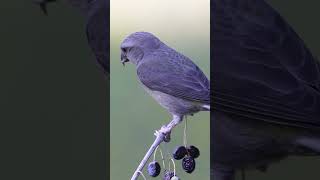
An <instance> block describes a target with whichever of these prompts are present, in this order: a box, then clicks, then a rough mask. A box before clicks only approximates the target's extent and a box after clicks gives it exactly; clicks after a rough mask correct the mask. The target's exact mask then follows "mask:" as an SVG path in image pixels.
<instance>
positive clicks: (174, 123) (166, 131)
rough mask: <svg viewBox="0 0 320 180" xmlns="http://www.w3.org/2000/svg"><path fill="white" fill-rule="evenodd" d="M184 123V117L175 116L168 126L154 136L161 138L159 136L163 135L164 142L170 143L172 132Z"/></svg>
mask: <svg viewBox="0 0 320 180" xmlns="http://www.w3.org/2000/svg"><path fill="white" fill-rule="evenodd" d="M181 121H182V117H181V116H173V120H172V121H171V122H170V123H169V124H167V125H163V126H162V127H161V128H160V129H159V130H156V131H155V133H154V135H155V136H159V134H160V133H161V134H163V135H164V138H163V141H164V142H169V141H170V139H171V138H170V135H171V130H172V129H173V128H174V127H175V126H177V125H178V124H179V123H180V122H181Z"/></svg>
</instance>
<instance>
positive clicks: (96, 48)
mask: <svg viewBox="0 0 320 180" xmlns="http://www.w3.org/2000/svg"><path fill="white" fill-rule="evenodd" d="M67 1H68V3H70V4H71V5H72V6H73V7H75V8H78V9H80V10H81V12H82V13H83V14H84V15H85V16H86V34H87V39H88V43H89V46H90V48H91V49H92V51H93V53H94V55H95V57H96V60H97V62H98V64H99V65H100V67H101V68H102V70H103V72H104V73H105V74H106V75H108V74H109V73H110V66H109V27H110V25H109V12H110V7H109V6H110V3H109V0H67Z"/></svg>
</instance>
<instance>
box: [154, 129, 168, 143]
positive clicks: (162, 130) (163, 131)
mask: <svg viewBox="0 0 320 180" xmlns="http://www.w3.org/2000/svg"><path fill="white" fill-rule="evenodd" d="M160 133H161V134H163V135H164V138H163V141H164V142H170V139H171V137H170V135H171V129H170V128H167V127H166V126H165V125H163V126H162V127H161V128H160V129H159V130H156V131H155V133H154V135H155V136H158V135H159V134H160Z"/></svg>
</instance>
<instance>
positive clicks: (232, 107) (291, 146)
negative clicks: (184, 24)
mask: <svg viewBox="0 0 320 180" xmlns="http://www.w3.org/2000/svg"><path fill="white" fill-rule="evenodd" d="M210 6H211V12H212V14H211V15H212V18H211V20H212V22H211V34H212V36H211V44H213V46H212V48H211V77H210V79H211V80H212V81H213V82H212V84H211V85H212V87H211V105H212V106H213V109H212V111H211V121H210V122H211V124H210V126H211V127H210V128H211V136H210V137H211V139H210V143H211V150H210V151H211V160H210V162H211V178H212V179H214V180H233V179H235V172H236V171H243V172H245V171H246V170H250V169H257V170H261V171H267V169H268V167H269V166H270V164H272V163H275V162H278V161H280V160H282V159H285V158H286V157H288V156H291V155H296V156H315V157H316V156H319V155H320V63H319V61H318V60H317V59H316V58H315V57H314V56H313V55H312V53H311V52H310V50H309V49H308V48H307V46H306V45H305V43H304V42H303V40H302V39H301V38H300V37H299V35H298V34H297V33H296V32H295V31H294V30H293V28H292V27H291V26H290V25H289V24H288V23H287V22H286V21H285V20H284V18H282V17H281V15H280V14H279V13H278V12H276V10H274V9H273V8H272V7H271V6H270V5H269V4H268V3H267V2H265V1H264V0H212V1H211V5H210ZM244 177H245V176H244Z"/></svg>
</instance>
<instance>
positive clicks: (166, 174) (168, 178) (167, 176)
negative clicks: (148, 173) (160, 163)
mask: <svg viewBox="0 0 320 180" xmlns="http://www.w3.org/2000/svg"><path fill="white" fill-rule="evenodd" d="M173 176H174V172H173V171H168V170H165V171H164V175H163V178H162V179H163V180H171V178H172V177H173Z"/></svg>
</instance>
